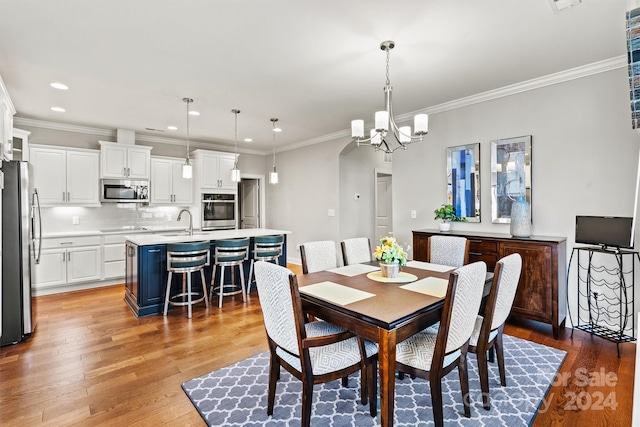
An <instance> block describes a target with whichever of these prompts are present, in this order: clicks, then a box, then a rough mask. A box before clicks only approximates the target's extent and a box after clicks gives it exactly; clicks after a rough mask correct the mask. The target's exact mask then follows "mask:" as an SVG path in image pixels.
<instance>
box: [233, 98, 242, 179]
mask: <svg viewBox="0 0 640 427" xmlns="http://www.w3.org/2000/svg"><path fill="white" fill-rule="evenodd" d="M231 112H232V113H233V114H235V116H236V120H235V135H234V143H233V154H234V158H235V160H234V162H233V169H231V181H233V182H240V169H238V157H240V156H238V114H240V110H236V109H233V110H231Z"/></svg>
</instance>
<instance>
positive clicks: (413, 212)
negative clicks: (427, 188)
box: [411, 209, 418, 219]
mask: <svg viewBox="0 0 640 427" xmlns="http://www.w3.org/2000/svg"><path fill="white" fill-rule="evenodd" d="M417 217H418V212H416V210H415V209H412V210H411V218H413V219H416V218H417Z"/></svg>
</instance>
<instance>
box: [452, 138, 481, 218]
mask: <svg viewBox="0 0 640 427" xmlns="http://www.w3.org/2000/svg"><path fill="white" fill-rule="evenodd" d="M447 201H448V203H449V204H451V205H452V206H453V209H454V211H455V214H456V216H459V217H462V218H466V219H467V221H468V222H480V143H475V144H469V145H460V146H457V147H449V148H447Z"/></svg>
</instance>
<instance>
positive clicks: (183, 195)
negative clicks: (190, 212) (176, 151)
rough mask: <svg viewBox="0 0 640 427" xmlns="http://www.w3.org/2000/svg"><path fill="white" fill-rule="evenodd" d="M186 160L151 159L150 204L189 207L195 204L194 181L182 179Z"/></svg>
mask: <svg viewBox="0 0 640 427" xmlns="http://www.w3.org/2000/svg"><path fill="white" fill-rule="evenodd" d="M182 165H184V159H175V158H169V157H155V156H154V157H152V158H151V181H150V193H151V198H150V203H151V204H156V205H179V206H187V205H191V204H192V203H193V189H192V186H193V180H192V179H185V178H183V177H182Z"/></svg>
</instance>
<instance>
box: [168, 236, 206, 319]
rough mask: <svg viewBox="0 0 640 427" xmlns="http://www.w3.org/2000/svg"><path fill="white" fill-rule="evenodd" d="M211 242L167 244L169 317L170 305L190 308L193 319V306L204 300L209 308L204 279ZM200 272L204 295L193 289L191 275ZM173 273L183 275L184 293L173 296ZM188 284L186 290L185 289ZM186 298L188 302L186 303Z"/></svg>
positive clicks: (189, 311)
mask: <svg viewBox="0 0 640 427" xmlns="http://www.w3.org/2000/svg"><path fill="white" fill-rule="evenodd" d="M210 245H211V243H210V242H208V241H207V242H190V243H169V244H167V270H168V271H169V277H168V279H167V292H166V296H165V299H164V315H165V316H166V315H167V310H168V309H169V304H171V305H186V306H188V317H189V319H191V312H192V310H191V306H192V305H193V304H197V303H199V302H200V301H203V300H204V304H205V306H206V307H209V299H208V298H207V282H206V280H205V278H204V270H203V268H204V266H205V265H207V264H208V262H209V256H210V252H209V247H210ZM198 271H199V272H200V279H201V280H202V295H200V293H199V292H193V291H192V289H191V273H197V272H198ZM173 273H182V292H180V293H178V294H175V295H173V296H171V279H172V277H173ZM185 284H186V289H185ZM184 297H186V298H187V301H184ZM194 297H195V299H194Z"/></svg>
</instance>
